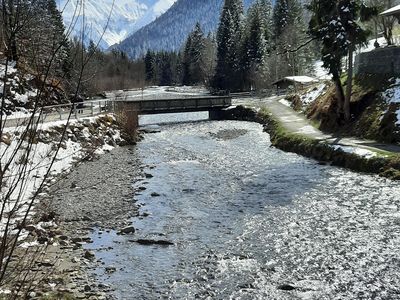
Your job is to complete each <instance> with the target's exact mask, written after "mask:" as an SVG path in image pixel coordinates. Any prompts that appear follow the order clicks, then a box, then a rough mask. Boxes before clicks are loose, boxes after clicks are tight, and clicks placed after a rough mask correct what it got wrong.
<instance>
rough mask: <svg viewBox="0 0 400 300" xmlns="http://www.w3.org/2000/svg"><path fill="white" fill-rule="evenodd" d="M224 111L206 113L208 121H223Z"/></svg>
mask: <svg viewBox="0 0 400 300" xmlns="http://www.w3.org/2000/svg"><path fill="white" fill-rule="evenodd" d="M224 115H225V114H224V111H223V110H222V109H213V110H209V111H208V117H209V119H210V120H215V121H219V120H223V119H224Z"/></svg>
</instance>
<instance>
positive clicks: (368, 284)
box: [90, 114, 400, 299]
mask: <svg viewBox="0 0 400 300" xmlns="http://www.w3.org/2000/svg"><path fill="white" fill-rule="evenodd" d="M193 117H194V118H197V119H198V118H200V119H201V118H203V117H204V115H203V114H195V115H194V116H193V115H191V118H193ZM153 118H154V117H153ZM156 118H157V119H156V121H160V120H161V119H160V117H156ZM170 118H172V120H175V119H174V118H175V117H170ZM178 118H181V119H180V120H182V117H178ZM152 121H154V119H153V120H152V119H151V118H149V119H145V120H142V122H148V123H151V122H152ZM159 129H160V132H157V133H150V134H146V136H145V138H144V140H143V141H142V142H140V143H139V144H138V146H137V154H138V155H139V156H140V158H141V160H142V162H143V164H144V165H146V166H147V168H146V169H145V172H146V173H148V174H151V175H152V176H153V177H151V178H144V179H143V180H141V181H139V182H138V183H136V186H135V187H136V188H139V187H146V190H144V191H141V192H140V195H137V196H136V200H137V201H138V203H139V204H141V205H142V206H141V209H140V211H141V213H142V214H143V213H144V214H149V216H147V217H141V218H136V219H134V220H133V225H134V226H135V227H136V229H137V231H136V233H135V234H134V235H130V236H118V235H116V234H115V232H111V233H109V234H105V233H103V234H101V235H98V234H97V233H94V235H93V239H94V240H95V243H94V244H93V245H91V246H90V247H92V248H93V249H97V250H96V255H97V256H98V257H99V258H101V259H102V261H103V262H104V263H105V264H104V267H107V266H110V265H112V266H114V267H116V269H117V271H116V272H114V273H111V274H108V273H107V272H106V271H105V268H98V269H97V270H96V273H97V275H98V276H99V279H100V280H101V281H103V282H105V283H108V284H110V285H112V286H113V287H114V288H115V296H116V298H118V299H160V298H161V299H400V264H399V263H400V261H399V258H400V251H399V250H400V211H399V206H400V205H399V201H400V187H399V185H398V183H396V182H393V181H389V180H386V179H382V178H378V177H376V176H370V175H363V174H357V173H353V172H350V171H346V170H343V169H339V168H335V167H331V166H322V165H319V164H318V163H317V162H315V161H313V160H309V159H306V158H304V157H301V156H298V155H296V154H291V153H285V152H282V151H280V150H277V149H275V148H273V147H271V143H270V141H269V136H268V134H266V133H264V132H263V131H262V127H261V126H260V125H258V124H255V123H247V122H235V121H221V122H214V121H195V122H183V123H182V122H175V123H166V124H161V125H160V127H159ZM148 177H150V176H148ZM154 193H156V194H154ZM139 238H142V239H153V240H167V241H171V242H173V243H174V245H171V246H166V245H164V246H163V245H141V244H138V243H135V242H134V241H135V240H137V239H139Z"/></svg>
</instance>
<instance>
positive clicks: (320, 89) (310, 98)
mask: <svg viewBox="0 0 400 300" xmlns="http://www.w3.org/2000/svg"><path fill="white" fill-rule="evenodd" d="M325 91H326V84H325V83H321V84H320V85H318V86H317V87H313V88H311V89H310V90H308V91H307V93H306V94H304V95H302V96H301V97H300V100H301V102H302V103H303V105H309V104H310V103H312V102H314V101H315V100H317V98H318V97H319V96H321V95H322V94H323V93H324V92H325Z"/></svg>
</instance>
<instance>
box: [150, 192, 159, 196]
mask: <svg viewBox="0 0 400 300" xmlns="http://www.w3.org/2000/svg"><path fill="white" fill-rule="evenodd" d="M151 196H152V197H160V194H159V193H156V192H153V193H151Z"/></svg>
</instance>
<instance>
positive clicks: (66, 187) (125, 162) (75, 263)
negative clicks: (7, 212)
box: [32, 146, 142, 299]
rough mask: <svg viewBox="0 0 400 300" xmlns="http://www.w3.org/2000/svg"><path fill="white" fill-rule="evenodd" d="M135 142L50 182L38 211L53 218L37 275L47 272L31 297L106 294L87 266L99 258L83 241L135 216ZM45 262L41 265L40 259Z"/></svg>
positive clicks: (137, 171)
mask: <svg viewBox="0 0 400 300" xmlns="http://www.w3.org/2000/svg"><path fill="white" fill-rule="evenodd" d="M141 173H142V167H141V166H140V163H139V160H138V157H137V155H136V148H135V147H134V146H126V147H118V148H115V149H114V150H112V151H111V152H109V153H105V154H103V155H101V156H99V157H97V158H95V159H94V160H92V161H88V162H85V163H82V164H80V165H78V166H77V167H76V168H75V169H74V170H73V171H72V172H71V173H69V174H67V175H66V176H65V177H64V178H61V179H60V180H58V181H57V182H56V183H54V184H53V185H52V187H51V188H50V191H49V196H48V197H47V198H45V199H43V200H42V201H41V206H40V208H39V211H40V212H42V214H43V215H50V216H55V217H54V220H52V221H54V222H53V223H54V225H53V226H52V225H50V226H49V228H47V229H46V235H47V237H48V238H49V241H50V242H49V244H51V246H48V248H47V250H46V255H45V256H44V257H43V258H42V259H41V264H40V265H41V267H40V268H39V270H40V273H41V274H45V273H50V276H48V277H47V278H45V279H44V280H43V283H41V284H40V288H37V289H35V293H34V294H33V296H35V297H32V298H37V297H41V296H42V295H49V294H50V295H51V296H53V297H56V298H57V297H61V298H65V297H67V295H71V296H72V297H73V298H75V299H111V297H110V296H109V292H110V291H111V287H109V286H107V285H104V284H102V283H99V282H96V279H95V278H93V277H92V276H90V275H89V272H88V270H89V269H91V268H95V267H96V266H98V265H99V264H101V261H99V260H97V259H96V257H95V255H94V254H93V252H91V251H87V250H85V249H84V248H85V244H88V243H92V241H91V239H90V238H89V235H90V233H91V232H92V231H93V230H97V231H100V232H101V231H110V230H116V231H120V230H122V229H126V228H130V225H131V219H132V217H134V216H137V215H138V205H136V204H135V201H134V193H135V191H134V188H133V186H132V185H133V183H134V182H135V181H136V180H137V179H138V178H139V177H140V174H141ZM43 262H46V264H43Z"/></svg>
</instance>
